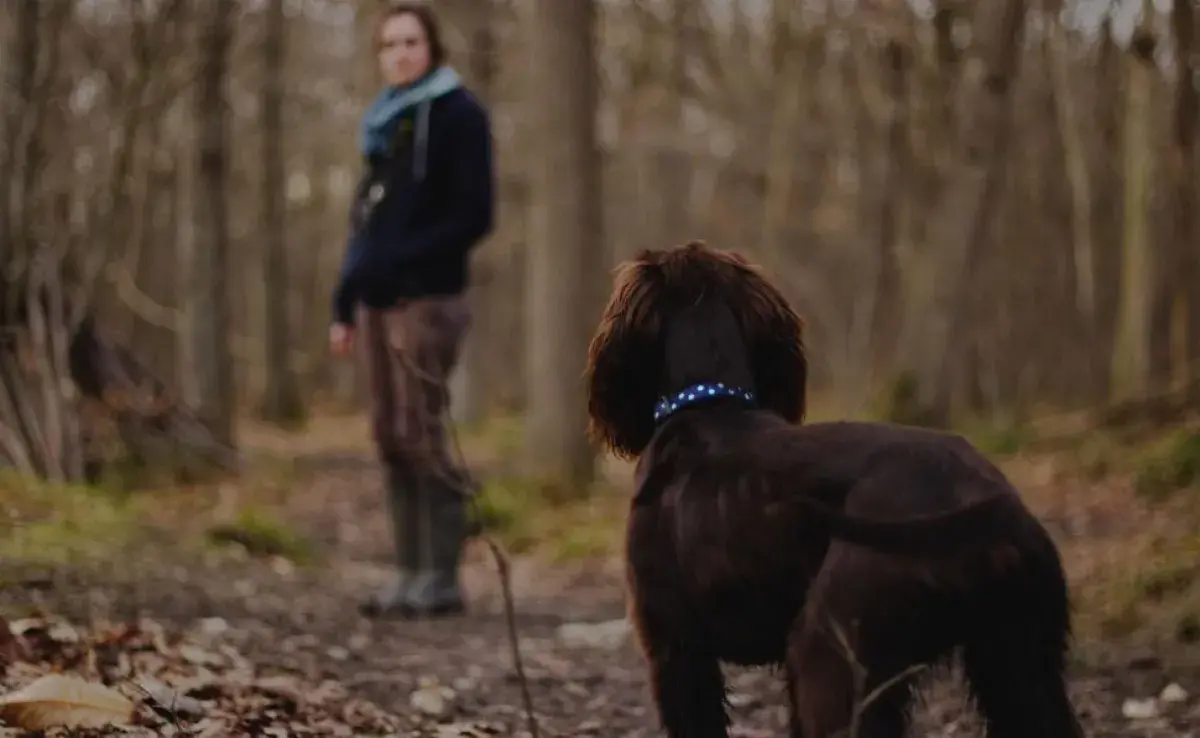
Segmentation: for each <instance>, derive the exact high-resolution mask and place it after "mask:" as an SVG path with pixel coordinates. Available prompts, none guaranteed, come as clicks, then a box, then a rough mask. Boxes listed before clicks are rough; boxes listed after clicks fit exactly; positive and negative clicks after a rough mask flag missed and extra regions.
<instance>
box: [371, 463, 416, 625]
mask: <svg viewBox="0 0 1200 738" xmlns="http://www.w3.org/2000/svg"><path fill="white" fill-rule="evenodd" d="M385 477H386V484H387V490H386V492H387V501H388V512H389V513H390V515H389V517H390V522H391V531H392V542H393V544H394V546H395V551H394V556H395V565H396V571H395V574H394V575H393V577H392V580H391V581H390V582H388V583H387V584H385V585H384V586H383V587H382V588H381V589H380V590H379V591H378V592H376V593H374V594H372V595H371V596H370V597H369V598H367V600H366V601H364V602H363V603H362V604H361V605H360V606H359V612H360V613H362V614H363V615H365V616H367V617H385V616H401V617H406V616H407V615H409V612H408V607H407V605H406V599H407V594H408V590H409V588H410V587H411V586H412V584H413V582H414V581H415V578H416V575H417V568H418V566H419V563H420V561H419V559H420V544H421V540H420V528H419V526H420V519H419V517H418V515H419V511H418V510H417V493H418V487H417V484H416V479H414V478H413V477H412V475H410V474H406V473H404V472H403V471H400V470H399V469H388V471H387V472H386V474H385Z"/></svg>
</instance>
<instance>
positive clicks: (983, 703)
mask: <svg viewBox="0 0 1200 738" xmlns="http://www.w3.org/2000/svg"><path fill="white" fill-rule="evenodd" d="M1044 550H1045V555H1043V556H1037V555H1031V554H1026V555H1024V556H1023V557H1021V558H1020V559H1019V560H1018V563H1017V564H1016V565H1015V566H1013V567H1011V568H1009V569H1008V570H1007V571H1006V572H1004V573H1003V574H1002V575H1000V576H999V577H997V579H996V580H995V581H993V582H990V583H989V584H988V586H987V587H986V596H985V597H984V598H983V600H982V601H981V602H980V603H978V605H977V607H978V611H977V613H974V615H975V617H972V618H971V621H972V623H973V632H972V633H971V634H970V635H969V636H968V638H967V642H966V644H965V647H964V649H963V665H964V672H965V675H966V678H967V682H968V684H969V686H970V688H971V692H972V694H973V696H974V697H975V703H976V705H977V707H978V708H979V711H980V713H982V716H983V718H984V720H985V721H986V722H987V725H988V732H987V735H988V736H989V738H1081V737H1082V736H1083V729H1082V727H1081V726H1080V724H1079V721H1078V718H1077V717H1076V713H1075V709H1074V707H1073V706H1072V704H1071V699H1070V696H1069V694H1068V692H1067V682H1066V678H1065V676H1064V672H1065V671H1066V652H1067V641H1068V638H1069V630H1070V621H1069V606H1068V599H1067V590H1066V584H1065V582H1064V580H1063V575H1062V571H1061V565H1060V564H1059V563H1058V559H1057V556H1056V555H1055V554H1054V553H1053V551H1052V550H1051V549H1050V548H1049V544H1048V543H1047V544H1046V546H1045V549H1044Z"/></svg>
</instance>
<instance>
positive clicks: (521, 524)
mask: <svg viewBox="0 0 1200 738" xmlns="http://www.w3.org/2000/svg"><path fill="white" fill-rule="evenodd" d="M475 509H476V514H477V515H478V516H479V520H480V522H482V523H483V525H484V527H485V529H486V530H487V532H489V533H492V534H494V535H495V536H496V537H497V538H498V539H499V540H500V541H501V542H502V543H504V545H505V547H506V548H508V549H509V550H510V551H512V552H513V553H529V552H533V551H538V552H542V553H544V554H546V555H547V556H548V557H549V558H551V559H553V560H555V561H559V562H562V561H567V560H577V559H582V558H594V557H603V556H609V555H613V554H614V553H616V552H617V551H618V550H619V544H620V540H621V532H622V530H623V526H624V511H625V508H624V498H623V497H621V494H620V493H619V492H618V491H616V490H614V489H612V488H610V487H606V486H604V485H599V484H597V485H593V486H592V487H591V488H589V489H588V490H583V491H581V490H574V489H570V490H568V489H565V488H564V487H563V485H561V484H555V483H553V482H549V481H546V480H538V479H530V478H526V477H520V476H516V475H507V476H495V477H491V478H489V479H487V480H485V482H484V485H483V488H482V489H481V490H480V492H479V496H478V498H477V504H476V506H475Z"/></svg>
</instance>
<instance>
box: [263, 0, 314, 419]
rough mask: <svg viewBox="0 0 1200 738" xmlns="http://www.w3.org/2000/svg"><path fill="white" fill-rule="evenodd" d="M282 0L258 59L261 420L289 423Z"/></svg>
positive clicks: (292, 388)
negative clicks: (260, 67)
mask: <svg viewBox="0 0 1200 738" xmlns="http://www.w3.org/2000/svg"><path fill="white" fill-rule="evenodd" d="M283 5H284V0H271V1H270V3H269V4H268V5H267V14H266V33H265V35H264V38H263V46H262V54H263V56H262V63H263V87H262V147H263V148H262V169H263V171H262V198H263V229H264V231H265V234H264V235H265V239H264V241H265V244H264V249H263V256H264V258H263V291H264V293H265V300H264V301H263V302H264V308H265V309H266V336H264V338H265V340H266V351H265V356H266V375H267V385H266V388H265V393H264V396H263V404H262V417H263V419H264V420H266V421H269V422H273V423H277V424H280V425H284V426H291V425H295V424H297V423H299V422H300V421H302V420H303V419H304V401H303V400H302V399H301V397H300V380H299V377H298V376H297V374H296V371H295V369H294V367H292V364H291V361H290V358H289V354H290V353H291V347H292V329H291V324H290V323H291V321H290V313H291V311H290V310H289V307H290V298H289V294H288V293H289V284H290V282H291V279H290V278H289V277H290V273H289V270H288V259H287V231H286V226H285V211H286V206H287V203H286V201H285V199H284V186H285V183H284V168H283V162H284V147H283V139H284V130H283V95H284V87H283V65H284V63H285V58H286V50H285V43H286V38H287V19H286V17H285V15H284V10H283Z"/></svg>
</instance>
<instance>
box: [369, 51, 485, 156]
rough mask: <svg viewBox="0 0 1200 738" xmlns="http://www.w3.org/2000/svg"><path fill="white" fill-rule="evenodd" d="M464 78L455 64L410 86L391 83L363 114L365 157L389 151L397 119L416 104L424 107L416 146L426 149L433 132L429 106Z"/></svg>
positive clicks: (439, 69)
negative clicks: (430, 123)
mask: <svg viewBox="0 0 1200 738" xmlns="http://www.w3.org/2000/svg"><path fill="white" fill-rule="evenodd" d="M461 85H462V81H461V79H460V78H459V76H458V73H457V72H455V71H454V69H453V68H452V67H448V66H442V67H438V68H437V69H435V70H434V71H433V72H431V73H429V74H427V75H425V77H423V78H422V79H421V80H419V81H418V82H416V83H415V84H413V85H411V86H409V87H396V86H394V85H388V86H387V87H385V88H384V89H383V90H382V91H380V93H379V94H378V95H376V96H375V99H374V100H373V101H371V104H370V106H368V107H367V110H366V112H365V113H363V117H362V127H361V130H360V132H359V150H360V151H361V152H362V154H363V155H364V156H370V155H372V154H382V153H384V152H386V151H387V148H388V143H389V141H390V140H391V136H392V131H393V130H394V127H395V124H396V121H397V120H398V119H399V118H400V116H401V115H403V114H404V113H405V112H407V111H408V110H409V109H410V108H412V107H414V106H420V109H419V110H418V116H417V131H416V138H415V139H414V149H415V151H416V153H418V154H420V153H421V152H423V151H424V147H425V138H426V135H427V134H428V132H429V105H430V104H431V103H432V102H433V101H434V100H435V99H437V98H439V97H441V96H442V95H445V94H446V93H448V92H452V91H454V90H456V89H458V88H459V87H460V86H461Z"/></svg>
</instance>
